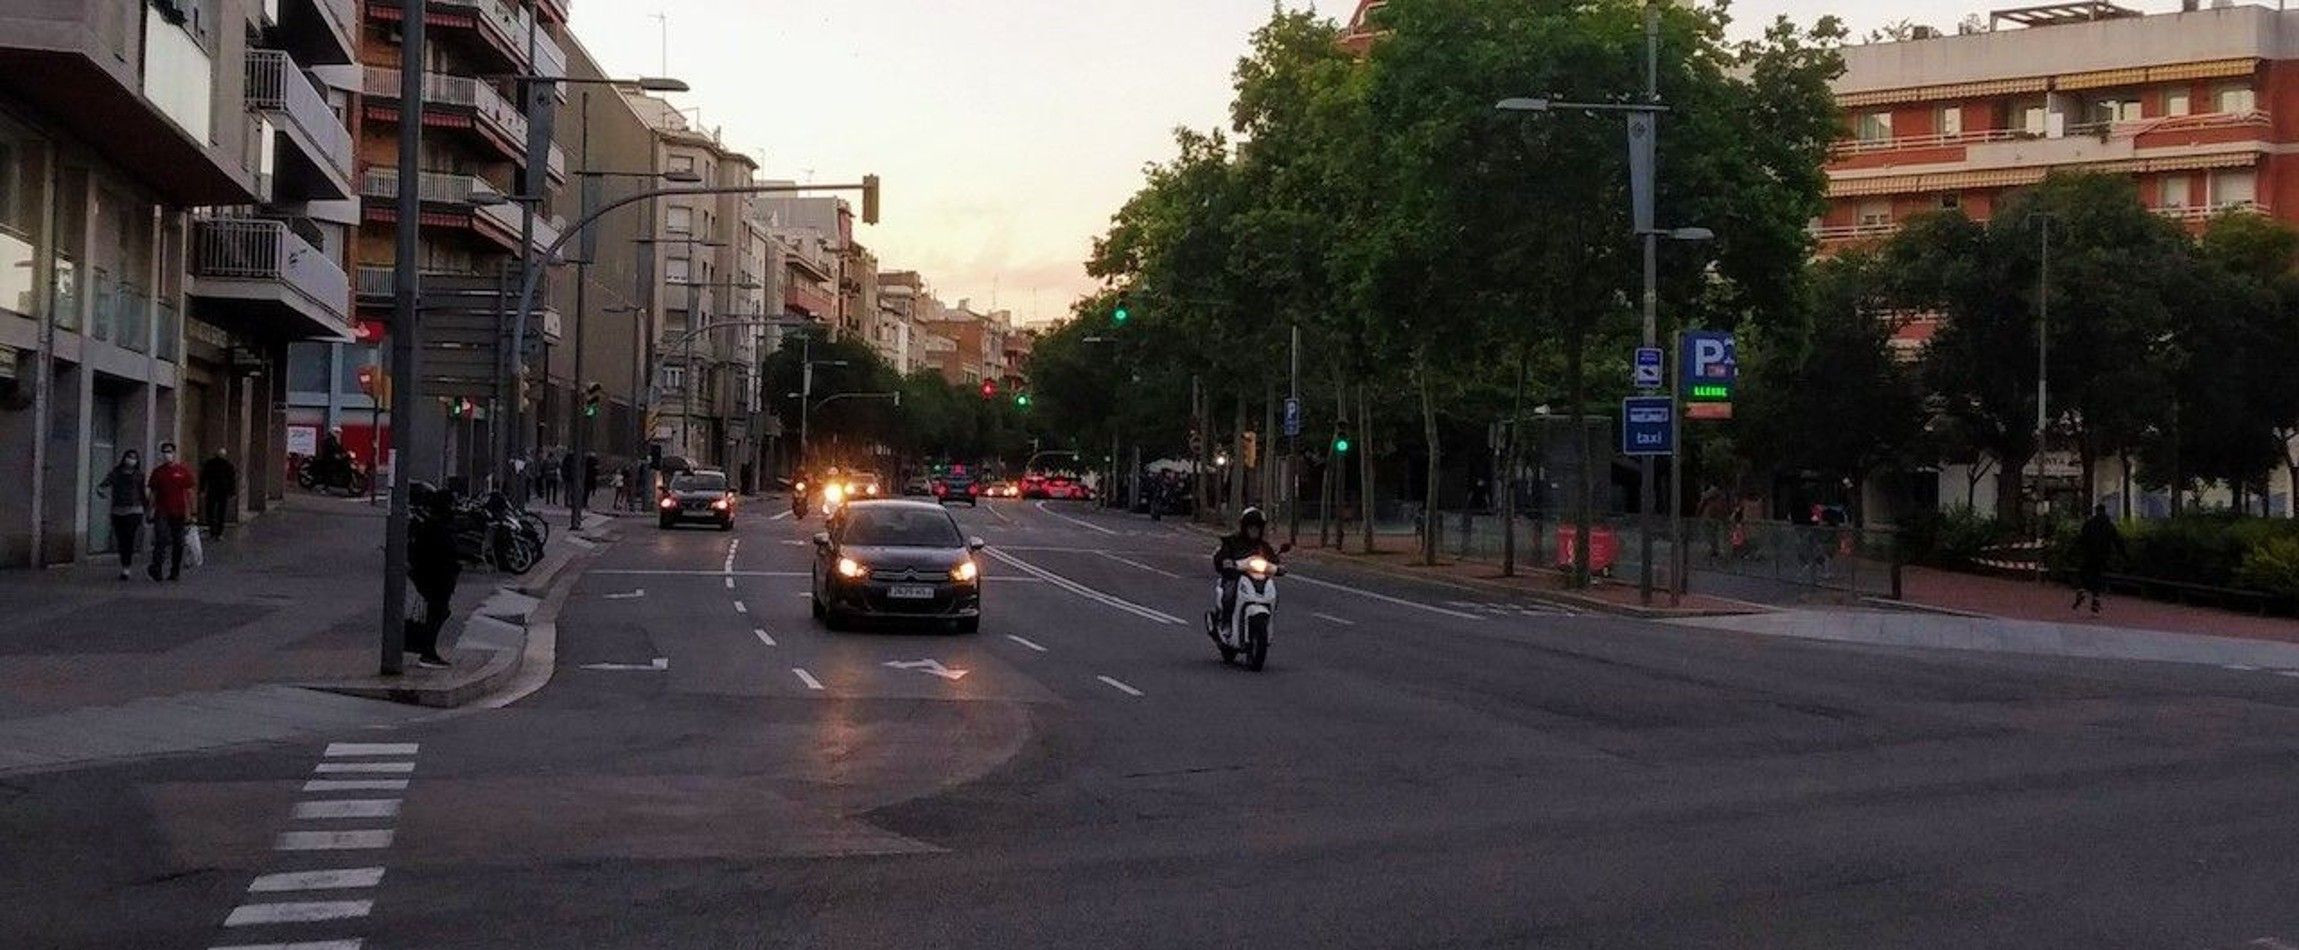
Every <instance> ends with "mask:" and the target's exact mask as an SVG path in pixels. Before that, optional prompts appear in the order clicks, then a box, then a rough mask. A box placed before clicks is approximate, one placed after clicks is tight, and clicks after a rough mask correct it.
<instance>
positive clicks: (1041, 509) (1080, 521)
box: [1037, 501, 1118, 538]
mask: <svg viewBox="0 0 2299 950" xmlns="http://www.w3.org/2000/svg"><path fill="white" fill-rule="evenodd" d="M1037 509H1038V511H1039V512H1041V513H1044V514H1048V515H1053V516H1054V517H1056V518H1060V519H1062V520H1063V521H1067V522H1069V523H1071V524H1074V525H1077V526H1078V527H1081V528H1092V529H1094V530H1096V531H1099V532H1101V533H1103V534H1106V535H1109V536H1111V537H1113V538H1114V537H1117V534H1118V533H1117V532H1115V531H1112V530H1110V529H1108V528H1104V527H1102V526H1101V525H1098V524H1095V523H1093V522H1091V521H1087V520H1084V519H1082V518H1072V517H1070V516H1069V515H1065V514H1058V513H1056V512H1054V511H1051V510H1048V509H1047V508H1046V503H1045V502H1042V501H1041V502H1039V503H1038V504H1037Z"/></svg>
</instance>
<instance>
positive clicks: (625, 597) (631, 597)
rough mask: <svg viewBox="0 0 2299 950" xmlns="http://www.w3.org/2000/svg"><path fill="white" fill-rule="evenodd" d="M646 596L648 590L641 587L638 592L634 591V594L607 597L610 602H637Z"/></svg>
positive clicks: (609, 595)
mask: <svg viewBox="0 0 2299 950" xmlns="http://www.w3.org/2000/svg"><path fill="white" fill-rule="evenodd" d="M646 595H647V589H646V588H644V587H641V588H639V589H638V590H634V591H632V592H630V593H628V594H608V595H607V599H608V600H637V599H639V598H641V597H645V596H646Z"/></svg>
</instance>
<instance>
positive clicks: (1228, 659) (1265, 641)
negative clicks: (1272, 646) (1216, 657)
mask: <svg viewBox="0 0 2299 950" xmlns="http://www.w3.org/2000/svg"><path fill="white" fill-rule="evenodd" d="M1277 550H1278V553H1280V554H1283V553H1285V552H1287V551H1291V550H1293V545H1291V544H1286V545H1282V546H1280V547H1279V548H1278V549H1277ZM1222 566H1223V567H1225V568H1228V569H1231V570H1235V571H1237V572H1238V575H1239V576H1238V578H1237V599H1236V601H1235V602H1234V603H1232V604H1231V605H1230V609H1229V616H1227V617H1223V616H1221V584H1220V583H1219V582H1216V583H1215V584H1214V587H1213V602H1214V609H1212V610H1209V611H1206V614H1205V633H1206V636H1209V637H1212V638H1213V645H1214V648H1215V649H1217V650H1220V651H1221V661H1222V662H1223V663H1232V662H1235V661H1236V660H1237V657H1238V655H1239V654H1241V653H1242V654H1244V655H1245V668H1246V669H1249V670H1257V671H1258V670H1260V669H1261V667H1262V665H1263V664H1265V663H1267V662H1269V637H1270V634H1271V632H1272V631H1271V628H1272V627H1273V626H1275V624H1276V621H1277V579H1278V578H1279V577H1282V576H1284V575H1285V566H1284V565H1282V564H1279V563H1277V562H1276V561H1272V560H1270V559H1268V558H1265V557H1262V556H1260V555H1258V554H1256V555H1254V556H1252V557H1249V558H1246V559H1245V560H1243V561H1225V562H1223V564H1222Z"/></svg>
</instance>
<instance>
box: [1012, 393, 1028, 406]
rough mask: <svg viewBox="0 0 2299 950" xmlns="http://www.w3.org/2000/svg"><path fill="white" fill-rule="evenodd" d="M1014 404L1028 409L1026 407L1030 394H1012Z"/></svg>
mask: <svg viewBox="0 0 2299 950" xmlns="http://www.w3.org/2000/svg"><path fill="white" fill-rule="evenodd" d="M1014 405H1017V406H1020V407H1022V408H1024V409H1028V408H1030V394H1029V393H1018V394H1016V395H1015V396H1014Z"/></svg>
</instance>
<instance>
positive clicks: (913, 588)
mask: <svg viewBox="0 0 2299 950" xmlns="http://www.w3.org/2000/svg"><path fill="white" fill-rule="evenodd" d="M886 596H888V597H892V598H894V599H895V600H933V599H934V588H933V587H931V586H928V585H925V584H896V585H894V589H893V590H890V591H887V592H886Z"/></svg>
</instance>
